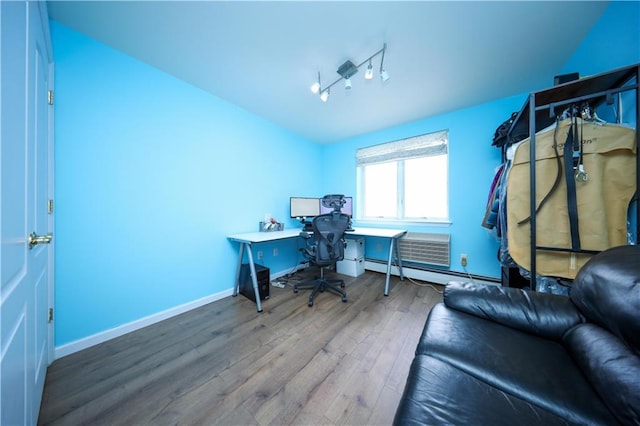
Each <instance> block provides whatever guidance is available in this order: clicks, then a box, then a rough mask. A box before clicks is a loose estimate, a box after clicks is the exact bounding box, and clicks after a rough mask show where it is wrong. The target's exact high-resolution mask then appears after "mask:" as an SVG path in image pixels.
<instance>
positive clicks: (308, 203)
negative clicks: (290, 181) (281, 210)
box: [289, 197, 320, 218]
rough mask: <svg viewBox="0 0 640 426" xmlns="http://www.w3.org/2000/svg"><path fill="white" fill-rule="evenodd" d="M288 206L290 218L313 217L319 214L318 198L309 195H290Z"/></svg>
mask: <svg viewBox="0 0 640 426" xmlns="http://www.w3.org/2000/svg"><path fill="white" fill-rule="evenodd" d="M289 207H290V212H291V217H292V218H298V217H315V216H318V215H319V214H320V199H319V198H311V197H291V198H290V199H289Z"/></svg>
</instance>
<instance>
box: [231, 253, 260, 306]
mask: <svg viewBox="0 0 640 426" xmlns="http://www.w3.org/2000/svg"><path fill="white" fill-rule="evenodd" d="M245 247H246V249H247V256H248V257H249V269H250V270H251V281H252V284H253V291H254V292H255V295H256V305H257V307H258V312H262V301H261V300H260V291H259V290H258V276H257V275H256V266H255V263H253V253H252V252H251V244H250V243H240V254H239V255H238V268H237V269H236V282H235V284H234V285H233V297H236V296H237V295H238V291H240V269H241V268H242V259H243V258H244V249H245Z"/></svg>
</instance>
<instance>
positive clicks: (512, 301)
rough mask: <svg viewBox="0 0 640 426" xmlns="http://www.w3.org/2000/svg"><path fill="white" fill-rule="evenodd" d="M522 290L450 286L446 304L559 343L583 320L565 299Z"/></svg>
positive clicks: (446, 294) (464, 284)
mask: <svg viewBox="0 0 640 426" xmlns="http://www.w3.org/2000/svg"><path fill="white" fill-rule="evenodd" d="M531 296H532V294H531V293H530V292H528V291H525V290H522V289H519V288H509V287H500V286H493V285H482V284H474V283H469V282H465V283H460V282H452V283H449V284H448V285H447V286H446V287H445V289H444V303H445V305H447V306H448V307H450V308H454V309H456V310H458V311H462V312H466V313H468V314H473V315H474V316H477V317H480V318H485V319H488V320H491V321H495V322H498V323H501V324H505V325H508V326H509V327H511V328H517V329H518V330H522V331H526V332H527V333H532V334H536V335H539V336H542V337H546V338H549V339H555V340H558V341H560V340H561V338H562V335H563V334H564V333H565V332H566V331H567V330H569V329H570V328H571V327H573V326H575V325H576V324H580V323H582V322H584V317H583V316H582V315H581V314H580V311H579V310H578V309H577V308H576V307H575V305H574V304H573V303H571V300H569V298H568V297H566V296H558V295H555V294H547V293H535V297H531Z"/></svg>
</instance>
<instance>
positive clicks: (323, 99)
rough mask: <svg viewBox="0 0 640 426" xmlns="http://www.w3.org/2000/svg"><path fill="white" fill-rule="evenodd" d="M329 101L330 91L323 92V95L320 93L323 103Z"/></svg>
mask: <svg viewBox="0 0 640 426" xmlns="http://www.w3.org/2000/svg"><path fill="white" fill-rule="evenodd" d="M328 99H329V89H327V90H323V91H322V93H320V100H321V101H322V102H327V100H328Z"/></svg>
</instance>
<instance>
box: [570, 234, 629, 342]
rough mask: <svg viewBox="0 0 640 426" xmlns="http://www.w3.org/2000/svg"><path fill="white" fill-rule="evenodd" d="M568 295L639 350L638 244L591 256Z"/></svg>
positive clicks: (592, 316) (591, 315)
mask: <svg viewBox="0 0 640 426" xmlns="http://www.w3.org/2000/svg"><path fill="white" fill-rule="evenodd" d="M570 297H571V300H572V301H573V303H575V305H576V306H577V307H578V309H580V311H581V312H582V314H583V315H584V316H585V317H587V318H588V319H589V320H590V321H592V322H594V323H596V324H598V325H601V326H603V327H604V328H606V329H608V330H610V331H611V332H612V333H613V334H615V335H616V336H618V337H619V338H620V339H622V340H624V341H625V342H627V343H628V344H629V345H630V346H631V347H632V348H633V350H634V351H635V352H636V354H640V315H638V312H640V246H621V247H614V248H611V249H609V250H605V251H603V252H601V253H599V254H597V255H595V256H593V257H592V258H591V259H590V260H589V261H588V262H587V263H586V264H585V265H584V266H583V267H582V268H581V269H580V271H579V272H578V275H577V276H576V279H575V282H574V285H573V287H572V288H571V292H570Z"/></svg>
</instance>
